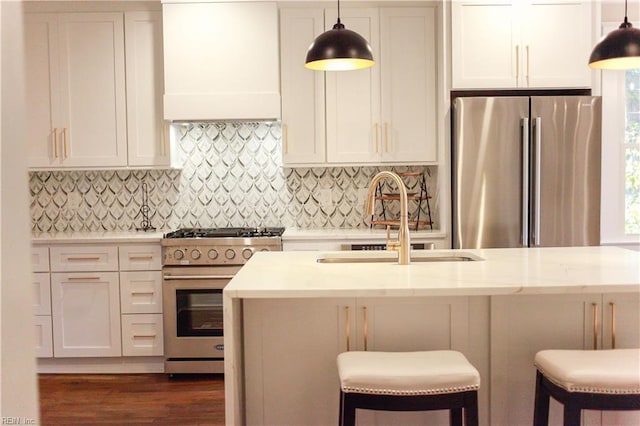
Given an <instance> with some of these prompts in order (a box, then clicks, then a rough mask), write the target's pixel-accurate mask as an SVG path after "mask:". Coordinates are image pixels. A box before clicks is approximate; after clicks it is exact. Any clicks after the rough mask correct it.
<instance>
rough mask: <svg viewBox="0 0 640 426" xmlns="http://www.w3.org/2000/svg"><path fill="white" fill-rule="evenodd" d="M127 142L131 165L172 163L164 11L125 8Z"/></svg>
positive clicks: (165, 164) (142, 165)
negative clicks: (167, 120) (165, 105)
mask: <svg viewBox="0 0 640 426" xmlns="http://www.w3.org/2000/svg"><path fill="white" fill-rule="evenodd" d="M124 19H125V34H126V38H125V55H126V64H127V72H126V77H127V142H128V144H127V146H128V164H129V165H130V166H140V167H144V166H169V165H170V155H169V154H170V152H169V138H168V134H167V132H166V131H165V129H166V127H165V122H164V119H163V114H162V94H163V93H164V73H163V68H162V67H163V58H162V13H161V12H159V11H158V12H126V13H125V15H124Z"/></svg>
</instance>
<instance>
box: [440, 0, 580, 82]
mask: <svg viewBox="0 0 640 426" xmlns="http://www.w3.org/2000/svg"><path fill="white" fill-rule="evenodd" d="M591 7H592V4H591V2H588V1H583V0H546V1H538V0H527V1H516V0H498V1H492V2H488V1H486V0H460V1H457V0H456V1H453V2H452V3H451V19H452V23H451V28H452V34H451V45H452V87H453V88H454V89H476V88H554V87H589V86H591V71H590V69H589V68H588V66H587V62H588V59H589V54H590V51H591V47H592V29H591Z"/></svg>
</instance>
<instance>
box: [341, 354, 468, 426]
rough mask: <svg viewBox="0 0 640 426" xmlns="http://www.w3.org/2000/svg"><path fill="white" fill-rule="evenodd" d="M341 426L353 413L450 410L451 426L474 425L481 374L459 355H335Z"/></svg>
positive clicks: (348, 423)
mask: <svg viewBox="0 0 640 426" xmlns="http://www.w3.org/2000/svg"><path fill="white" fill-rule="evenodd" d="M337 363H338V374H339V376H340V424H341V425H353V424H355V409H356V408H366V409H371V410H391V411H422V410H441V409H448V410H450V416H451V417H450V423H451V424H459V425H461V424H462V414H463V409H464V416H465V419H467V421H466V424H467V425H471V424H477V421H478V407H477V391H478V389H479V388H480V374H479V373H478V371H477V370H476V369H475V368H474V367H473V365H471V364H470V363H469V361H467V359H466V358H465V356H464V355H463V354H462V353H460V352H457V351H448V350H446V351H420V352H368V351H366V352H359V351H353V352H344V353H341V354H340V355H338V359H337Z"/></svg>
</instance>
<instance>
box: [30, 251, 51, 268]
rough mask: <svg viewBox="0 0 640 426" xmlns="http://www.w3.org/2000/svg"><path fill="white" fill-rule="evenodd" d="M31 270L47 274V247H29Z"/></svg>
mask: <svg viewBox="0 0 640 426" xmlns="http://www.w3.org/2000/svg"><path fill="white" fill-rule="evenodd" d="M31 270H32V271H33V272H49V247H43V246H31Z"/></svg>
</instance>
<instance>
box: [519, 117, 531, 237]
mask: <svg viewBox="0 0 640 426" xmlns="http://www.w3.org/2000/svg"><path fill="white" fill-rule="evenodd" d="M521 123H522V126H521V130H522V137H521V140H522V228H521V229H522V235H521V242H522V246H523V247H527V246H528V245H529V215H528V212H529V117H525V118H523V119H522V120H521Z"/></svg>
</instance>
